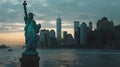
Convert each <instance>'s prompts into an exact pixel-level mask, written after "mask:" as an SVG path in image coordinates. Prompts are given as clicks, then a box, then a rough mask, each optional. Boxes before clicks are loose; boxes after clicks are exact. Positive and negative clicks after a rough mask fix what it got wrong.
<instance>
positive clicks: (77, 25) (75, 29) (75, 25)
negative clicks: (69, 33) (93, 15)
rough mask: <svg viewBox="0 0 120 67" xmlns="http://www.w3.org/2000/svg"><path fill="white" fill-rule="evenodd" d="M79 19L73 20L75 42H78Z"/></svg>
mask: <svg viewBox="0 0 120 67" xmlns="http://www.w3.org/2000/svg"><path fill="white" fill-rule="evenodd" d="M79 28H80V27H79V21H74V40H75V44H79V41H80V40H79V39H80V38H79V37H80V36H79V35H80V31H79Z"/></svg>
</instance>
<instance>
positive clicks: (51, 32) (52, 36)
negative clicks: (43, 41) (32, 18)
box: [49, 30, 55, 38]
mask: <svg viewBox="0 0 120 67" xmlns="http://www.w3.org/2000/svg"><path fill="white" fill-rule="evenodd" d="M49 38H55V31H54V30H50V32H49Z"/></svg>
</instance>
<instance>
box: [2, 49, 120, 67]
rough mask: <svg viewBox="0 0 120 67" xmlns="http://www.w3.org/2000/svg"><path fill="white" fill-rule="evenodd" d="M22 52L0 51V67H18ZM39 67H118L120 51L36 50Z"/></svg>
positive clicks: (17, 50)
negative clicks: (38, 57)
mask: <svg viewBox="0 0 120 67" xmlns="http://www.w3.org/2000/svg"><path fill="white" fill-rule="evenodd" d="M23 51H24V50H23V49H21V48H15V49H13V51H11V52H8V51H7V50H6V49H0V67H20V62H19V60H18V59H19V58H20V57H21V53H22V52H23ZM37 51H38V53H39V56H40V62H39V63H40V67H120V63H119V62H120V51H118V50H88V49H85V50H84V49H38V50H37Z"/></svg>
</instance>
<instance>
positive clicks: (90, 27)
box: [89, 22, 92, 31]
mask: <svg viewBox="0 0 120 67" xmlns="http://www.w3.org/2000/svg"><path fill="white" fill-rule="evenodd" d="M89 31H92V22H89Z"/></svg>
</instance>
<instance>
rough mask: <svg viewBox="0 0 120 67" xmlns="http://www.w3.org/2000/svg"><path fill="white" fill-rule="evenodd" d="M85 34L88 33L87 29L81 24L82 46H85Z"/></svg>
mask: <svg viewBox="0 0 120 67" xmlns="http://www.w3.org/2000/svg"><path fill="white" fill-rule="evenodd" d="M87 32H88V28H87V25H86V24H85V23H82V24H81V25H80V44H81V45H84V44H87V40H88V39H87Z"/></svg>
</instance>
